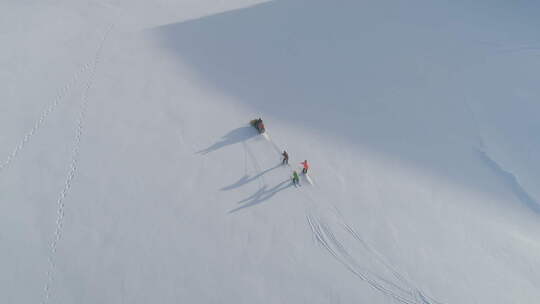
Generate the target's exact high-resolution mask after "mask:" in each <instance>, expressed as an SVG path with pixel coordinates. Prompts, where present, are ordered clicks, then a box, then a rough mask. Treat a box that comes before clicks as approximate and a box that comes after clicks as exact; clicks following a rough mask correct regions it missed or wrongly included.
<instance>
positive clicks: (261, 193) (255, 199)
mask: <svg viewBox="0 0 540 304" xmlns="http://www.w3.org/2000/svg"><path fill="white" fill-rule="evenodd" d="M291 186H292V183H291V180H290V179H286V180H284V181H282V182H281V183H279V184H277V185H276V186H274V187H272V188H270V189H267V187H268V186H267V185H264V186H263V187H262V188H261V189H259V190H258V191H257V192H255V193H254V194H253V195H251V196H250V197H248V198H245V199H243V200H241V201H239V202H238V204H243V205H242V206H240V207H237V208H235V209H233V210H231V211H229V213H234V212H237V211H240V210H242V209H244V208H248V207H253V206H255V205H258V204H260V203H262V202H264V201H266V200H268V199H270V198H272V197H273V196H274V195H276V194H277V193H278V192H280V191H283V190H285V189H287V188H289V187H291Z"/></svg>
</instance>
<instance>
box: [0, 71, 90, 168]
mask: <svg viewBox="0 0 540 304" xmlns="http://www.w3.org/2000/svg"><path fill="white" fill-rule="evenodd" d="M91 66H92V65H91V64H90V62H88V63H86V64H85V65H83V66H82V67H81V68H80V69H79V70H78V71H77V72H76V73H75V75H74V76H73V77H72V78H71V80H70V81H69V82H68V83H67V84H66V85H65V86H64V87H63V88H62V89H60V91H59V92H58V95H57V96H56V97H55V98H54V99H53V102H52V103H51V104H50V105H49V106H48V107H47V108H45V110H44V111H43V112H42V113H41V115H40V116H39V118H38V120H37V121H36V122H35V123H34V125H33V126H32V128H31V129H30V131H28V132H27V133H26V134H25V135H24V137H23V139H22V140H21V141H20V142H19V144H18V145H17V146H16V147H15V148H14V149H13V151H12V152H11V154H9V155H8V157H7V158H6V159H5V160H4V161H3V162H2V163H1V164H0V173H1V172H2V171H3V170H4V169H5V168H6V167H7V166H9V165H10V164H11V162H12V161H13V160H14V159H15V158H16V157H17V155H19V153H20V152H21V151H22V150H23V149H24V147H25V146H26V145H27V144H28V142H29V141H30V139H31V138H32V137H33V136H34V134H36V132H37V131H38V130H39V129H40V128H41V126H42V125H43V123H44V122H45V120H46V119H47V117H48V116H49V115H50V114H51V113H52V112H53V111H54V110H55V109H56V108H57V107H58V105H59V104H60V102H62V101H63V100H64V99H65V97H66V96H67V95H68V93H69V92H70V91H71V89H72V88H73V86H75V85H76V84H77V83H78V82H79V78H80V77H81V76H82V75H83V74H85V73H86V72H87V71H88V69H90V67H91Z"/></svg>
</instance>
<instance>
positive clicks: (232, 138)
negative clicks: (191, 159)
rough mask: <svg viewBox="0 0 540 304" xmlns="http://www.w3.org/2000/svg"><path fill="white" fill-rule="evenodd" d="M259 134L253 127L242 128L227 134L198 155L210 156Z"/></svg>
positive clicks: (198, 152)
mask: <svg viewBox="0 0 540 304" xmlns="http://www.w3.org/2000/svg"><path fill="white" fill-rule="evenodd" d="M257 134H258V133H257V131H255V129H254V128H253V127H251V126H246V127H240V128H237V129H234V130H232V131H230V132H229V133H227V134H225V135H224V136H223V137H222V138H221V139H220V140H219V141H218V142H216V143H214V144H213V145H211V146H210V147H208V148H206V149H203V150H200V151H197V154H208V153H210V152H213V151H216V150H219V149H221V148H224V147H226V146H230V145H234V144H237V143H241V142H244V141H246V140H248V139H250V138H252V137H255V136H257Z"/></svg>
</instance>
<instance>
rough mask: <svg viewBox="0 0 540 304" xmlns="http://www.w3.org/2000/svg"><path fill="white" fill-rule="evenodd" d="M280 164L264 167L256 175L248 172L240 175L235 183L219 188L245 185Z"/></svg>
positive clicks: (223, 189)
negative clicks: (250, 174) (264, 168)
mask: <svg viewBox="0 0 540 304" xmlns="http://www.w3.org/2000/svg"><path fill="white" fill-rule="evenodd" d="M281 166H282V165H281V164H277V165H275V166H274V167H271V168H268V169H266V170H264V171H261V172H259V173H257V174H256V175H253V176H251V177H250V176H249V175H248V174H246V175H244V176H242V177H241V178H240V179H239V180H238V181H237V182H236V183H234V184H231V185H229V186H226V187H223V188H221V189H220V190H221V191H228V190H232V189H235V188H238V187H241V186H243V185H245V184H247V183H250V182H252V181H254V180H256V179H257V178H259V177H261V176H263V175H265V174H266V173H268V172H270V171H272V170H275V169H277V168H279V167H281Z"/></svg>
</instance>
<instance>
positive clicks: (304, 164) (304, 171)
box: [300, 160, 309, 174]
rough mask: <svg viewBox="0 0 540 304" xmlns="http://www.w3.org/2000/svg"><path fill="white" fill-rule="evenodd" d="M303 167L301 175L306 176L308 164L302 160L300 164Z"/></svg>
mask: <svg viewBox="0 0 540 304" xmlns="http://www.w3.org/2000/svg"><path fill="white" fill-rule="evenodd" d="M300 164H301V165H302V167H303V169H302V173H304V174H306V173H307V170H308V169H309V164H308V162H307V160H304V161H303V162H301V163H300Z"/></svg>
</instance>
